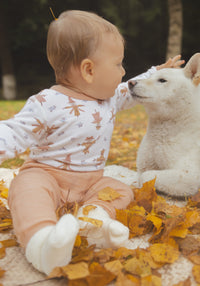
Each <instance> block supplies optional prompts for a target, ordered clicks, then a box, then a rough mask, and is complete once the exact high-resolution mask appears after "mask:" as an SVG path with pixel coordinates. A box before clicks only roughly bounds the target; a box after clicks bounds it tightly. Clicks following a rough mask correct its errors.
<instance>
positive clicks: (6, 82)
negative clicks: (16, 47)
mask: <svg viewBox="0 0 200 286" xmlns="http://www.w3.org/2000/svg"><path fill="white" fill-rule="evenodd" d="M6 26H7V25H6V23H5V18H4V9H3V5H2V2H1V3H0V64H1V72H2V94H3V98H4V99H6V100H12V99H15V98H16V96H17V83H16V78H15V74H14V68H13V61H12V54H11V49H10V43H9V37H8V33H7V31H6Z"/></svg>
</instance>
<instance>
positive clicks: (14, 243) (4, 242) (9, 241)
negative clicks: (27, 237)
mask: <svg viewBox="0 0 200 286" xmlns="http://www.w3.org/2000/svg"><path fill="white" fill-rule="evenodd" d="M0 243H1V244H2V245H3V246H4V247H12V246H17V245H18V243H17V241H16V240H15V239H6V240H1V241H0Z"/></svg>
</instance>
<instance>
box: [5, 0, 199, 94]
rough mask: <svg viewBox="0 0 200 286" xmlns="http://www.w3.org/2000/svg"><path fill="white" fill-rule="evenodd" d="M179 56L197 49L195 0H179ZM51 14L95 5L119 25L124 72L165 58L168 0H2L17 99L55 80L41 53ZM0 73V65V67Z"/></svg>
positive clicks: (94, 8)
mask: <svg viewBox="0 0 200 286" xmlns="http://www.w3.org/2000/svg"><path fill="white" fill-rule="evenodd" d="M182 5H183V44H182V55H183V58H184V59H186V60H188V58H189V57H190V56H191V55H192V54H193V53H195V52H197V51H199V50H200V37H199V31H198V27H199V26H200V25H199V24H200V17H199V9H200V1H199V0H193V1H188V0H182ZM49 7H52V9H53V11H54V13H55V15H56V16H58V15H59V14H60V13H61V12H62V11H64V10H67V9H80V10H88V11H94V12H96V13H98V14H99V15H101V16H103V17H105V18H106V19H107V20H109V21H111V22H113V23H114V24H115V25H117V26H118V27H119V29H120V30H121V32H122V33H123V35H124V37H125V39H126V51H125V62H124V64H125V68H126V71H127V73H126V76H125V80H126V79H127V78H130V77H131V76H133V75H137V74H139V73H141V72H143V71H145V70H146V69H148V68H149V67H150V66H151V65H156V64H159V63H161V62H163V61H164V60H165V55H166V43H167V36H168V8H167V0H162V1H160V0H95V1H93V0H84V1H82V0H31V1H27V0H1V1H0V10H1V12H0V13H1V14H0V15H2V16H4V21H5V23H6V24H5V26H6V33H7V36H8V37H9V40H10V46H11V52H12V59H13V63H14V71H15V74H16V77H17V84H18V99H22V98H27V97H29V96H30V95H31V94H32V93H35V92H37V91H38V90H39V89H41V88H44V87H49V86H50V85H51V84H53V83H54V76H53V71H52V69H51V67H50V66H49V64H48V62H47V59H46V34H47V29H48V25H49V23H50V22H51V21H52V20H53V17H52V15H51V14H50V11H49ZM0 75H1V70H0Z"/></svg>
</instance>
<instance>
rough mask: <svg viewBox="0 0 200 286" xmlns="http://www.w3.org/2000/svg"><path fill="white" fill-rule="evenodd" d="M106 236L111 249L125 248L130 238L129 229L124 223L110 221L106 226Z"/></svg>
mask: <svg viewBox="0 0 200 286" xmlns="http://www.w3.org/2000/svg"><path fill="white" fill-rule="evenodd" d="M104 232H105V236H107V239H108V245H110V247H119V246H125V243H126V242H127V241H128V238H129V229H128V227H126V226H125V225H123V224H122V223H120V222H119V221H116V220H112V219H110V221H108V223H105V226H104Z"/></svg>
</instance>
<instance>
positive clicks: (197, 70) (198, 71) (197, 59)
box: [184, 53, 200, 85]
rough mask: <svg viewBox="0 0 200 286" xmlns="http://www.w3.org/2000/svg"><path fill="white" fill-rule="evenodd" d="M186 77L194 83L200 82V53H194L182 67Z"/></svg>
mask: <svg viewBox="0 0 200 286" xmlns="http://www.w3.org/2000/svg"><path fill="white" fill-rule="evenodd" d="M184 74H185V76H186V77H189V78H191V79H192V81H193V83H194V84H195V85H198V84H200V53H196V54H194V55H193V56H192V57H191V58H190V60H189V61H188V62H187V64H186V66H185V68H184Z"/></svg>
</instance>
